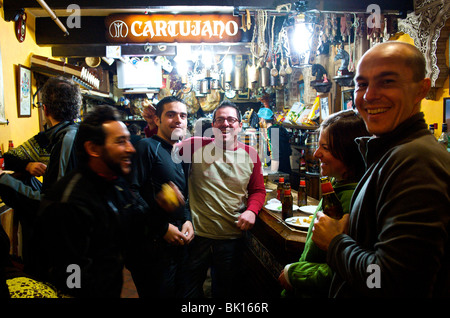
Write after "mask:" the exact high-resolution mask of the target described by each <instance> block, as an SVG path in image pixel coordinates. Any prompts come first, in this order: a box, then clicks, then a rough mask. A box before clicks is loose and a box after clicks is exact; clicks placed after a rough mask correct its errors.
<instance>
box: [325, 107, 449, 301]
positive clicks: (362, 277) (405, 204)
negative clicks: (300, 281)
mask: <svg viewBox="0 0 450 318" xmlns="http://www.w3.org/2000/svg"><path fill="white" fill-rule="evenodd" d="M359 145H360V151H361V153H362V155H363V156H364V158H365V162H366V165H367V168H368V170H367V172H366V173H365V175H364V176H363V178H362V179H361V181H360V182H359V184H358V186H357V187H356V189H355V192H354V194H353V197H352V203H351V211H350V221H349V231H348V235H347V234H341V235H338V236H337V237H335V238H334V239H333V241H332V242H331V244H330V246H329V248H328V253H327V263H328V264H329V265H330V266H331V268H332V269H333V271H334V272H335V275H334V278H333V282H332V285H331V290H330V296H332V297H374V296H380V297H449V296H450V243H449V234H450V228H449V227H450V154H449V153H448V152H447V151H446V150H445V149H444V148H443V147H442V146H441V145H439V144H438V143H437V141H436V139H435V138H434V136H432V135H431V134H430V132H429V131H428V130H427V126H426V124H425V120H424V116H423V113H419V114H416V115H414V116H413V117H411V118H409V119H407V120H406V121H405V122H403V123H402V124H401V125H400V126H398V127H397V128H396V129H395V130H394V131H392V132H390V133H388V134H386V135H383V136H381V137H372V138H359ZM378 283H379V284H378Z"/></svg>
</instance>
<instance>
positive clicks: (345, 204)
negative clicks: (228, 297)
mask: <svg viewBox="0 0 450 318" xmlns="http://www.w3.org/2000/svg"><path fill="white" fill-rule="evenodd" d="M356 185H357V183H347V184H344V185H333V187H334V191H335V192H336V194H337V196H338V198H339V200H340V201H341V203H342V208H343V210H344V213H348V212H349V211H350V200H351V198H352V195H353V191H354V190H355V188H356ZM321 210H322V200H320V202H319V205H318V206H317V209H316V212H315V213H314V217H313V219H312V221H311V224H310V226H309V229H308V234H307V235H306V241H305V248H304V250H303V253H302V255H301V256H300V259H299V261H298V262H296V263H292V264H288V265H287V266H286V268H287V275H288V280H289V283H290V284H291V285H292V286H293V287H294V290H293V291H286V290H283V291H282V293H281V295H282V297H303V298H307V297H327V296H328V291H329V287H330V284H331V279H332V277H333V272H332V271H331V269H330V267H329V266H328V264H327V263H326V258H327V254H326V252H325V251H323V250H321V249H319V248H318V247H317V245H316V244H315V243H314V242H313V241H312V228H313V224H314V220H315V218H316V213H317V211H321ZM286 268H285V270H286Z"/></svg>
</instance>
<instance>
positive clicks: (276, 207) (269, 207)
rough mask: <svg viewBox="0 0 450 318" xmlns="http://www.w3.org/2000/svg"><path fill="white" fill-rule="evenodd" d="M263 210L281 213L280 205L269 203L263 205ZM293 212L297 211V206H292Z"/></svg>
mask: <svg viewBox="0 0 450 318" xmlns="http://www.w3.org/2000/svg"><path fill="white" fill-rule="evenodd" d="M265 208H266V209H267V210H270V211H273V212H281V203H269V204H266V205H265ZM295 210H298V206H297V205H295V204H294V205H293V206H292V211H295Z"/></svg>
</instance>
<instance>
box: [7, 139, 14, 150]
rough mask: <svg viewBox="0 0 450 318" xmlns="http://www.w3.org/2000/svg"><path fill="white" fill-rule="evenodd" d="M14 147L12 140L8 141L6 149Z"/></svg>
mask: <svg viewBox="0 0 450 318" xmlns="http://www.w3.org/2000/svg"><path fill="white" fill-rule="evenodd" d="M12 149H14V143H13V141H12V140H10V141H8V151H10V150H12Z"/></svg>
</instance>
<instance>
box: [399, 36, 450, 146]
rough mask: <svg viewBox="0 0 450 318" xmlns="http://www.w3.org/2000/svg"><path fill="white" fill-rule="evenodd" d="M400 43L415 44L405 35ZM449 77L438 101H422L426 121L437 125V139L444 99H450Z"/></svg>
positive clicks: (439, 132)
mask: <svg viewBox="0 0 450 318" xmlns="http://www.w3.org/2000/svg"><path fill="white" fill-rule="evenodd" d="M397 40H398V41H402V42H407V43H410V44H414V40H413V39H412V38H411V37H410V36H409V35H408V34H404V35H401V36H400V37H399V38H398V39H397ZM448 45H449V43H448V40H447V44H446V46H445V56H446V63H447V66H448V65H449V64H448V63H449V61H448V54H449V52H448ZM448 85H449V77H448V76H447V79H446V80H445V82H444V87H442V88H439V89H438V90H437V94H436V99H437V100H429V99H424V100H423V101H422V111H423V113H424V114H425V121H426V122H427V124H428V125H430V124H434V123H437V124H438V129H437V130H436V131H435V132H434V134H435V136H436V138H438V137H439V135H440V134H441V131H442V123H443V119H444V97H449V86H448Z"/></svg>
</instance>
